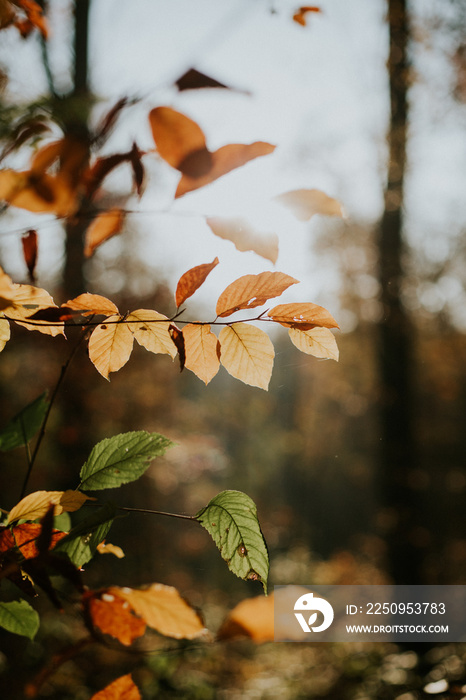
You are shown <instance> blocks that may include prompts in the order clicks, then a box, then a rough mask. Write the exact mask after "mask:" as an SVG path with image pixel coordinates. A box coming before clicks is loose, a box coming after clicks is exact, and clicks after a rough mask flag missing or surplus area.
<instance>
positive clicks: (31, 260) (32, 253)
mask: <svg viewBox="0 0 466 700" xmlns="http://www.w3.org/2000/svg"><path fill="white" fill-rule="evenodd" d="M21 243H22V246H23V256H24V262H25V263H26V267H27V269H28V272H29V279H30V280H31V282H34V270H35V269H36V262H37V252H38V246H37V231H33V230H32V229H31V230H30V231H28V232H27V233H25V234H24V236H23V237H22V238H21Z"/></svg>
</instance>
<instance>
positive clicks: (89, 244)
mask: <svg viewBox="0 0 466 700" xmlns="http://www.w3.org/2000/svg"><path fill="white" fill-rule="evenodd" d="M124 220H125V213H124V211H123V210H122V209H109V211H105V212H103V213H102V214H99V215H98V216H96V218H95V219H94V221H93V222H92V223H91V225H90V226H89V227H88V229H87V231H86V236H85V241H84V255H85V256H86V257H87V258H89V257H91V255H92V254H93V252H94V251H95V249H96V248H98V247H99V246H100V245H102V243H104V242H105V241H108V239H109V238H111V237H112V236H115V235H116V234H117V233H119V232H120V231H121V227H122V226H123V221H124Z"/></svg>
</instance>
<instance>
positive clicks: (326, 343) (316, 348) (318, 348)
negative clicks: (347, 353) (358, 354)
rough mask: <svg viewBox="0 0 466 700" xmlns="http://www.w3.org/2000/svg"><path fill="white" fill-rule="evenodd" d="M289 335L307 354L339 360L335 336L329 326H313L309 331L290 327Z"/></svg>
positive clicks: (294, 343) (299, 348)
mask: <svg viewBox="0 0 466 700" xmlns="http://www.w3.org/2000/svg"><path fill="white" fill-rule="evenodd" d="M288 333H289V336H290V339H291V342H292V343H293V345H295V346H296V347H297V348H298V350H301V352H304V353H306V354H307V355H314V357H320V358H321V359H325V360H335V361H336V362H338V357H339V352H338V346H337V341H336V340H335V336H334V335H333V333H332V332H331V331H329V329H328V328H312V329H311V330H308V331H303V330H300V329H299V328H290V329H289V331H288Z"/></svg>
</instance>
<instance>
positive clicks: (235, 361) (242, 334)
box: [219, 323, 275, 391]
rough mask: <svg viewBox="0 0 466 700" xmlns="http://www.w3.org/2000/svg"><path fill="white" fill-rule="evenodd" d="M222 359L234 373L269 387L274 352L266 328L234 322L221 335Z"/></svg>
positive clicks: (252, 384) (237, 377)
mask: <svg viewBox="0 0 466 700" xmlns="http://www.w3.org/2000/svg"><path fill="white" fill-rule="evenodd" d="M219 341H220V353H221V354H220V362H221V363H222V365H223V366H224V367H225V369H226V370H227V372H229V373H230V374H231V375H232V376H233V377H236V379H239V380H240V381H242V382H244V383H245V384H249V385H251V386H257V387H259V388H260V389H264V390H265V391H267V389H268V386H269V382H270V377H271V376H272V369H273V360H274V356H275V352H274V349H273V345H272V342H271V340H270V338H269V336H268V335H267V333H264V331H262V330H260V328H256V326H251V325H249V324H247V323H233V324H232V325H231V326H227V327H226V328H222V330H221V331H220V335H219Z"/></svg>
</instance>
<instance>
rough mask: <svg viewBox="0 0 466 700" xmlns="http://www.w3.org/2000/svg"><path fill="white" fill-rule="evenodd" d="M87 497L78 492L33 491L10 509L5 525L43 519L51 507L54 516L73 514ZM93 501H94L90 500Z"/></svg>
mask: <svg viewBox="0 0 466 700" xmlns="http://www.w3.org/2000/svg"><path fill="white" fill-rule="evenodd" d="M89 498H90V497H89V496H86V495H85V494H83V493H81V492H80V491H71V490H68V491H35V492H34V493H30V494H29V495H28V496H25V497H24V498H22V499H21V501H20V502H19V503H17V504H16V505H15V506H14V508H12V509H11V510H10V512H9V514H8V519H7V523H8V524H10V523H12V522H14V521H15V520H37V519H38V518H42V517H44V515H45V514H46V513H47V512H48V510H49V508H50V506H51V505H54V506H55V508H54V515H61V513H64V512H67V513H73V512H74V511H76V510H79V508H81V506H82V505H83V503H85V502H86V501H88V500H89ZM91 500H94V499H91Z"/></svg>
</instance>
